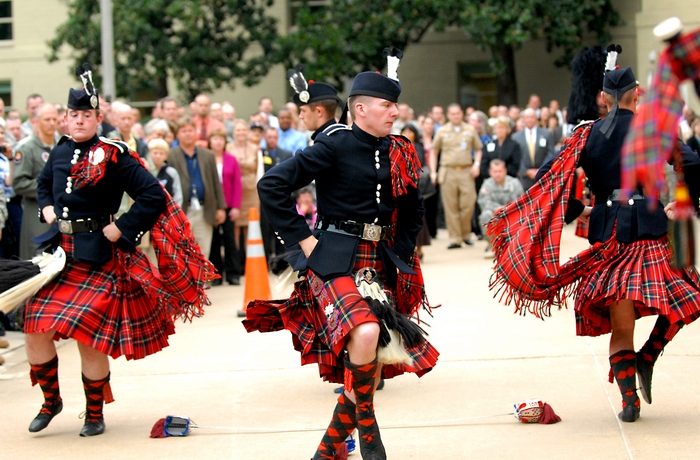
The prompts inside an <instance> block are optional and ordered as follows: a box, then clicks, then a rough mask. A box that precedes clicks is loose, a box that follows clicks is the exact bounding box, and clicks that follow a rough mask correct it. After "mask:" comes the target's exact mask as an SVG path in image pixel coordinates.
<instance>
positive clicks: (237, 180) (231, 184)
mask: <svg viewBox="0 0 700 460" xmlns="http://www.w3.org/2000/svg"><path fill="white" fill-rule="evenodd" d="M224 147H226V131H224V130H223V129H220V128H217V129H214V130H213V131H212V132H211V133H210V134H209V149H210V150H211V151H213V152H214V157H215V158H216V170H217V172H218V173H219V181H220V182H221V187H222V188H223V190H224V198H225V199H226V213H227V214H228V218H227V219H226V220H225V221H224V223H223V224H221V225H218V226H216V227H214V234H213V236H212V240H211V251H210V253H209V260H210V261H211V263H212V264H214V267H216V269H217V270H218V272H219V274H221V278H220V279H218V280H215V281H213V282H212V284H213V285H218V284H221V283H222V279H223V278H224V277H226V281H228V283H229V284H233V285H238V284H240V273H242V272H243V267H240V266H239V267H236V263H237V262H238V263H239V261H237V260H236V257H235V255H236V240H235V237H234V222H236V221H237V220H238V218H239V215H240V208H241V195H242V189H243V187H242V184H241V168H240V166H239V165H238V160H236V157H234V156H233V155H231V154H230V153H228V152H226V151H224ZM222 246H223V249H224V259H223V260H222V259H221V248H222Z"/></svg>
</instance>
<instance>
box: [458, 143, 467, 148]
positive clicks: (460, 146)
mask: <svg viewBox="0 0 700 460" xmlns="http://www.w3.org/2000/svg"><path fill="white" fill-rule="evenodd" d="M459 149H460V150H467V141H462V143H461V144H459Z"/></svg>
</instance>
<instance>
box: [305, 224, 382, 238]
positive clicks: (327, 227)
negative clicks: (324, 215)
mask: <svg viewBox="0 0 700 460" xmlns="http://www.w3.org/2000/svg"><path fill="white" fill-rule="evenodd" d="M315 228H316V229H317V230H323V231H330V232H339V233H347V234H348V235H353V236H358V237H360V238H362V239H363V240H367V241H381V240H388V239H389V237H390V236H391V233H392V230H393V228H392V226H391V225H389V226H381V225H377V224H363V223H360V222H355V221H353V220H333V219H319V220H318V221H317V222H316V227H315Z"/></svg>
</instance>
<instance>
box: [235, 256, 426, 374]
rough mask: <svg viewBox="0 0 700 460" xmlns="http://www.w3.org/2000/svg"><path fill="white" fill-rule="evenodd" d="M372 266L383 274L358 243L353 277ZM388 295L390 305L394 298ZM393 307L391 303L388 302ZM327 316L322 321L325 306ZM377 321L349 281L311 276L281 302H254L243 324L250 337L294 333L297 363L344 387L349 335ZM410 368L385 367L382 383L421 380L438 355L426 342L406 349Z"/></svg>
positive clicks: (375, 259) (378, 262) (374, 258)
mask: <svg viewBox="0 0 700 460" xmlns="http://www.w3.org/2000/svg"><path fill="white" fill-rule="evenodd" d="M364 267H373V268H375V269H376V270H377V271H378V272H379V273H380V275H381V274H382V273H383V266H382V261H381V258H380V257H379V254H378V253H377V251H376V246H375V245H374V244H371V243H366V242H361V243H360V246H359V248H358V252H357V257H356V259H355V265H354V268H353V273H355V272H356V271H358V270H359V269H360V268H364ZM389 294H390V301H392V298H393V297H395V296H394V295H393V293H389ZM392 302H393V301H392ZM329 305H331V306H332V307H333V308H332V309H330V308H329V309H328V312H329V316H328V318H327V317H326V307H327V306H329ZM366 322H375V323H376V322H377V318H376V317H375V316H374V314H373V313H372V312H371V311H370V308H369V305H368V304H367V302H365V301H364V300H363V299H362V297H361V295H360V293H359V292H358V291H357V288H356V287H355V282H354V280H353V278H352V277H350V276H347V277H339V278H334V279H332V280H331V281H328V282H325V283H324V282H323V281H322V280H321V279H320V278H318V277H317V276H316V275H315V274H313V273H311V272H309V274H308V276H307V278H306V279H305V280H302V281H299V282H297V283H296V285H295V288H294V293H293V294H292V296H291V297H290V298H289V299H285V300H272V301H265V300H256V301H254V302H251V303H250V304H249V305H248V308H247V310H246V319H245V320H244V321H243V325H244V326H245V328H246V330H247V331H248V332H253V331H260V332H271V331H278V330H281V329H287V330H289V331H291V332H292V340H293V343H294V348H295V349H296V350H297V351H299V352H300V353H301V363H302V365H304V364H311V363H317V364H318V366H319V374H320V375H321V377H322V378H323V380H326V381H329V382H334V383H343V381H344V380H343V379H344V372H345V366H344V364H343V357H342V352H343V349H344V348H345V341H346V337H347V335H348V334H349V333H350V331H351V330H352V329H353V328H354V327H356V326H358V325H360V324H363V323H366ZM407 352H408V354H409V355H410V356H411V357H412V358H413V365H411V366H405V365H402V364H393V365H384V366H383V368H382V377H383V378H392V377H394V376H396V375H400V374H403V373H404V372H413V373H415V374H417V375H418V376H422V375H423V374H425V373H426V372H428V371H430V370H431V369H432V368H433V367H434V366H435V364H436V363H437V359H438V356H439V353H438V351H437V350H436V349H435V348H434V347H433V346H432V345H431V344H430V343H429V342H428V341H427V340H426V341H425V342H423V344H421V345H420V346H417V347H414V348H412V349H407Z"/></svg>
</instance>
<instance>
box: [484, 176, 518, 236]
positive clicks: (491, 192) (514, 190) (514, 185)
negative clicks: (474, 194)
mask: <svg viewBox="0 0 700 460" xmlns="http://www.w3.org/2000/svg"><path fill="white" fill-rule="evenodd" d="M522 194H523V186H522V184H521V183H520V181H519V180H518V179H516V178H514V177H511V176H506V177H505V182H504V183H503V185H498V184H497V183H496V181H495V180H493V179H492V178H491V177H489V178H488V179H486V180H485V181H484V184H483V185H482V186H481V190H479V198H478V201H479V207H481V214H479V225H481V226H484V225H486V224H488V223H489V221H490V220H491V218H492V217H493V214H494V212H495V211H496V210H497V209H498V208H500V207H502V206H505V205H507V204H508V203H510V202H512V201H515V200H517V199H518V198H519V197H520V195H522Z"/></svg>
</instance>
